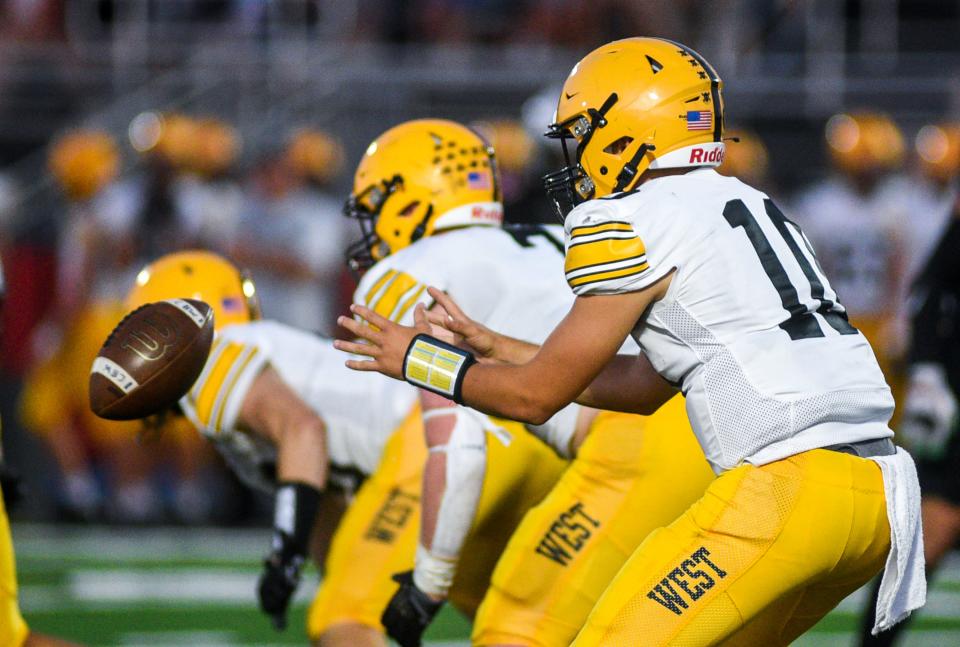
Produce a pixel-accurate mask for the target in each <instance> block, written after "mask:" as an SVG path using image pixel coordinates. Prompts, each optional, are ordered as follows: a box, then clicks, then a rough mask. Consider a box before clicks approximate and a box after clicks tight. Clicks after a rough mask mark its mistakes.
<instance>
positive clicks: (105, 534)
mask: <svg viewBox="0 0 960 647" xmlns="http://www.w3.org/2000/svg"><path fill="white" fill-rule="evenodd" d="M13 534H14V541H15V545H16V549H17V564H18V568H19V576H20V585H21V591H20V596H21V606H22V608H23V611H24V615H25V616H26V618H27V621H28V622H29V623H30V625H31V626H33V627H34V628H35V629H37V630H38V631H42V632H48V633H51V634H55V635H59V636H62V637H64V638H72V639H74V640H77V641H79V642H82V643H83V644H86V645H103V646H106V645H122V646H124V647H131V646H134V645H138V646H143V647H148V646H149V647H158V646H160V645H163V646H173V645H178V646H179V645H191V646H197V647H201V646H203V647H211V646H214V645H216V646H220V647H227V646H232V645H257V646H259V647H268V646H271V645H295V644H305V643H306V640H305V637H304V633H303V618H304V615H305V613H306V605H307V603H308V601H309V598H310V591H311V589H312V584H313V582H315V581H316V574H315V573H314V572H312V571H311V572H310V573H309V574H308V575H307V577H306V578H305V582H304V585H303V586H301V591H300V593H299V594H298V597H297V603H296V608H295V610H294V613H293V614H292V617H291V623H290V628H289V629H288V630H287V631H286V632H285V633H276V632H274V631H273V630H272V629H271V628H270V626H269V623H268V622H267V620H266V618H265V617H264V616H262V615H261V614H260V613H259V612H258V611H257V610H256V608H255V601H254V593H253V591H254V583H255V581H256V577H257V573H258V569H259V557H260V555H261V553H262V552H263V551H264V549H265V547H266V546H267V545H268V537H269V535H268V533H267V532H266V531H251V530H195V529H179V528H176V529H161V530H157V529H129V528H79V527H70V528H62V527H51V526H40V525H26V524H21V525H15V526H14V529H13ZM862 600H863V597H862V594H860V595H854V596H851V598H849V599H848V600H846V601H845V602H844V603H843V604H841V606H840V608H839V609H838V610H837V611H835V612H834V613H832V614H831V615H830V616H828V617H827V618H826V619H824V621H823V622H821V623H820V625H818V626H817V627H816V628H815V629H814V631H813V632H811V633H810V634H808V635H807V636H804V637H803V639H801V640H800V641H798V642H797V643H796V644H798V645H803V646H807V647H810V646H814V645H817V646H821V645H822V646H829V647H833V646H835V645H836V646H839V645H850V644H852V629H853V627H854V623H855V622H856V615H855V614H856V613H857V612H858V611H859V609H860V607H861V606H862V604H863V601H862ZM468 635H469V624H468V623H467V621H466V620H464V619H463V618H462V617H460V616H459V615H458V614H456V612H454V611H451V610H449V609H448V610H445V611H444V613H443V614H442V615H441V616H440V617H439V618H438V620H437V621H436V622H435V623H434V626H433V627H432V628H431V631H430V632H429V634H428V637H429V638H430V644H432V645H449V646H452V645H466V644H467V638H468ZM905 645H907V646H927V645H929V646H934V645H936V646H938V647H940V646H944V645H960V556H958V555H954V556H953V559H952V560H951V561H950V562H949V563H948V565H947V567H946V568H945V569H944V572H943V573H942V575H941V577H940V578H939V579H938V580H937V582H936V583H935V585H934V586H933V589H932V591H931V595H930V600H929V602H928V607H927V609H926V610H925V613H924V615H923V618H922V621H921V622H919V623H917V626H916V631H915V632H914V633H913V634H912V635H911V636H910V638H909V639H908V640H907V641H906V642H905Z"/></svg>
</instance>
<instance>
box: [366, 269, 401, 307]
mask: <svg viewBox="0 0 960 647" xmlns="http://www.w3.org/2000/svg"><path fill="white" fill-rule="evenodd" d="M396 273H397V271H396V270H387V271H386V272H384V273H383V276H381V277H380V278H379V279H377V280H376V282H375V283H374V284H373V287H371V288H370V291H369V292H367V294H366V295H365V296H364V297H363V305H365V306H368V307H369V306H370V302H371V301H373V297H375V296H376V295H377V292H379V291H380V288H382V287H383V284H384V283H386V282H387V281H389V280H390V279H392V278H393V276H394V275H395V274H396Z"/></svg>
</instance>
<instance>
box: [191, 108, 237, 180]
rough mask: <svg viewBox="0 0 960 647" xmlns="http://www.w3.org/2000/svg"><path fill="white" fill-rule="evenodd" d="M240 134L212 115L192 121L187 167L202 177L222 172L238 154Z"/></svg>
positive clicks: (231, 164) (234, 160) (227, 168)
mask: <svg viewBox="0 0 960 647" xmlns="http://www.w3.org/2000/svg"><path fill="white" fill-rule="evenodd" d="M240 146H241V142H240V136H239V135H238V134H237V131H236V129H235V128H234V127H233V126H231V125H229V124H227V123H225V122H223V121H220V120H219V119H215V118H213V117H206V118H204V119H198V120H197V121H196V122H195V123H194V133H193V145H192V151H191V154H190V155H189V169H190V170H192V171H193V172H194V173H197V174H198V175H201V176H203V177H213V176H217V175H220V174H221V173H224V172H225V171H227V170H229V169H230V167H231V166H233V164H234V162H236V160H237V156H238V155H239V154H240Z"/></svg>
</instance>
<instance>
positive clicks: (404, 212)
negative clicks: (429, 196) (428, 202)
mask: <svg viewBox="0 0 960 647" xmlns="http://www.w3.org/2000/svg"><path fill="white" fill-rule="evenodd" d="M419 206H420V201H419V200H414V201H413V202H411V203H410V204H408V205H407V206H405V207H404V208H403V209H401V210H400V213H398V214H397V215H398V216H400V217H401V218H408V217H410V216H411V215H413V212H414V211H416V209H417V207H419Z"/></svg>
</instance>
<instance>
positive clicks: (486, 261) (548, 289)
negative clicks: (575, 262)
mask: <svg viewBox="0 0 960 647" xmlns="http://www.w3.org/2000/svg"><path fill="white" fill-rule="evenodd" d="M510 232H513V233H510ZM562 268H563V231H562V229H561V227H560V226H559V225H555V226H553V225H550V226H545V225H529V226H523V227H518V228H516V229H500V228H499V227H465V228H463V229H455V230H451V231H447V232H444V233H440V234H436V235H434V236H430V237H427V238H423V239H421V240H419V241H417V242H416V243H414V244H413V245H410V246H409V247H405V248H403V249H401V250H400V251H398V252H397V253H395V254H391V255H390V256H388V257H386V258H385V259H383V260H381V261H380V262H378V263H377V264H376V265H374V266H373V267H372V268H371V269H370V270H369V271H368V272H367V273H366V274H365V275H364V277H363V280H362V281H361V282H360V285H359V287H358V288H357V291H356V293H355V294H354V298H353V300H354V302H355V303H359V304H363V305H366V306H367V307H369V308H372V309H373V310H375V311H376V312H377V313H379V314H380V315H382V316H384V317H387V318H388V319H391V320H393V321H398V322H400V323H404V324H411V323H412V322H413V308H414V306H415V305H416V304H417V303H424V304H427V305H429V304H430V303H432V299H431V298H430V295H429V294H427V291H426V288H427V287H428V286H432V287H435V288H439V289H440V290H443V291H444V292H446V293H447V294H449V295H450V296H451V297H453V300H454V301H456V302H457V304H458V305H459V306H460V307H461V308H462V309H463V311H464V312H465V313H466V314H467V316H469V317H470V318H471V319H474V320H476V321H479V322H480V323H482V324H484V325H485V326H489V327H490V328H492V329H494V330H496V331H497V332H501V333H503V334H506V335H509V336H511V337H515V338H517V339H523V340H525V341H529V342H535V343H540V342H542V341H543V340H544V339H546V338H547V335H549V334H550V332H551V331H552V330H553V328H554V327H555V326H556V325H557V324H558V323H559V322H560V320H561V319H562V318H563V317H564V315H566V314H567V312H568V311H569V310H570V306H571V305H572V304H573V297H572V296H571V295H570V289H569V288H568V287H567V286H566V284H565V283H564V280H563V269H562Z"/></svg>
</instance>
